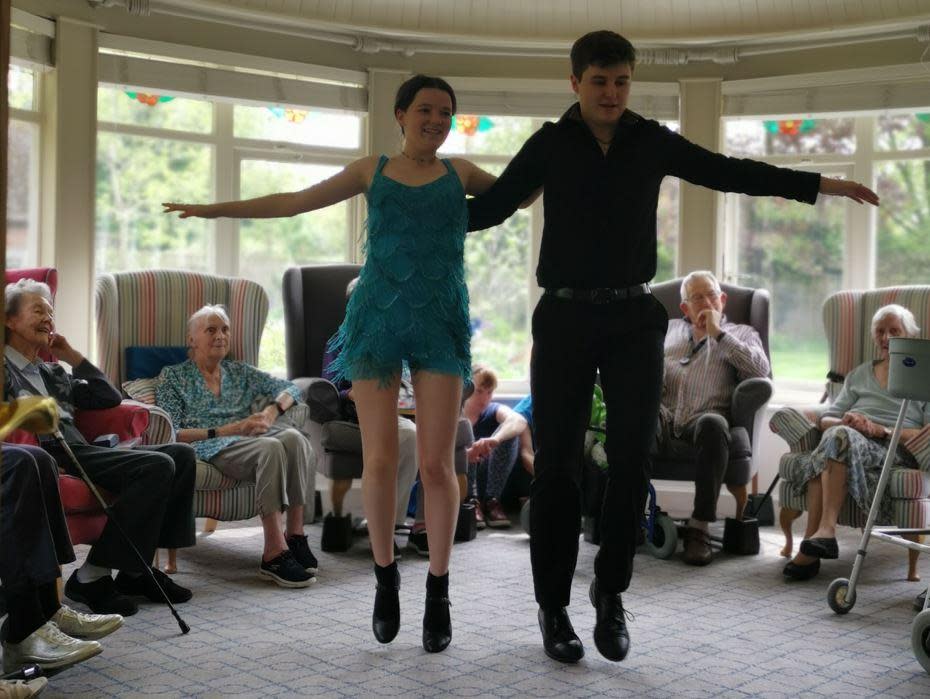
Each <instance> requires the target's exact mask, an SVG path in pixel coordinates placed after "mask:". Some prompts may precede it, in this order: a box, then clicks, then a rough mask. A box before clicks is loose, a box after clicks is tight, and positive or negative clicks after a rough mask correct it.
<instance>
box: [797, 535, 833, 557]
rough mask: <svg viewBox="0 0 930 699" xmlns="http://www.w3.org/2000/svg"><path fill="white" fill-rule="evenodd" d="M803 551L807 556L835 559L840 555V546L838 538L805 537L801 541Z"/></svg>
mask: <svg viewBox="0 0 930 699" xmlns="http://www.w3.org/2000/svg"><path fill="white" fill-rule="evenodd" d="M801 553H803V554H804V555H805V556H814V557H816V558H827V559H834V558H839V557H840V548H839V546H838V545H837V543H836V539H820V538H818V539H805V540H804V541H802V542H801Z"/></svg>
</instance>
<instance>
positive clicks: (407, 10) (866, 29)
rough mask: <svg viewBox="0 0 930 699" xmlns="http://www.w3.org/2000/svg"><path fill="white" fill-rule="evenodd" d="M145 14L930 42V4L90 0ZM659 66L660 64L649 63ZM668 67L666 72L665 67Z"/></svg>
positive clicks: (277, 26)
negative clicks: (897, 39) (890, 39)
mask: <svg viewBox="0 0 930 699" xmlns="http://www.w3.org/2000/svg"><path fill="white" fill-rule="evenodd" d="M90 1H91V4H94V3H102V4H107V5H122V6H124V7H126V8H127V9H128V10H130V11H132V12H134V13H137V14H143V13H145V12H146V10H147V11H148V12H151V13H152V14H163V15H171V16H177V17H188V18H191V19H209V20H211V21H221V22H227V23H230V24H238V25H240V26H249V27H252V28H255V29H269V30H273V31H279V32H286V33H292V34H293V33H302V34H306V35H308V36H312V37H313V38H318V39H323V40H326V39H327V38H328V39H330V40H333V41H336V42H337V43H341V44H344V45H349V42H350V41H351V42H353V45H354V48H355V49H356V50H359V51H362V52H368V53H378V52H381V51H396V52H400V53H405V54H406V55H413V54H414V53H422V52H437V51H439V50H441V51H443V52H450V51H451V52H461V53H469V52H472V51H474V52H477V51H482V52H485V53H501V54H517V55H541V56H544V55H548V54H550V53H552V52H557V53H559V54H562V55H564V51H565V49H566V48H567V47H568V46H570V45H571V42H572V41H573V40H574V39H575V38H577V37H578V36H580V35H581V34H583V33H585V32H587V31H590V30H592V29H601V28H609V29H614V30H616V31H619V32H621V33H622V34H624V35H625V36H627V37H628V38H629V39H630V40H632V41H633V43H634V44H635V45H636V46H637V48H639V49H645V50H646V52H647V55H646V56H645V58H646V62H649V59H650V58H653V59H656V58H658V59H661V58H662V50H663V49H675V50H691V51H692V53H695V54H696V53H697V52H700V51H704V52H705V53H706V54H707V55H705V56H704V58H705V59H706V60H715V58H714V55H713V54H714V52H716V53H717V54H718V55H717V58H718V59H720V60H719V61H718V62H730V61H729V60H727V53H728V51H729V52H733V51H737V52H740V53H746V52H753V51H755V52H756V53H759V52H776V51H782V50H792V49H794V48H800V47H804V46H815V45H816V46H823V45H833V44H838V43H860V42H863V41H866V42H867V41H878V40H884V39H889V38H904V37H913V38H915V39H918V40H921V41H927V40H928V39H930V0H90ZM650 52H651V53H652V54H654V55H651V56H650V55H648V54H649V53H650ZM656 62H664V61H661V60H657V61H656Z"/></svg>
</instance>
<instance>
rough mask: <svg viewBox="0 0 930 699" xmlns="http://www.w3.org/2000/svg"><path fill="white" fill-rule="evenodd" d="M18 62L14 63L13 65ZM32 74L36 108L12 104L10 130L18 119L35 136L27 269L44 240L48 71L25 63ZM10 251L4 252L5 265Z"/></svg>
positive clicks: (36, 260) (36, 261)
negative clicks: (44, 113) (44, 94)
mask: <svg viewBox="0 0 930 699" xmlns="http://www.w3.org/2000/svg"><path fill="white" fill-rule="evenodd" d="M13 65H14V64H13V63H11V67H12V66H13ZM20 67H22V68H24V69H26V70H29V71H30V72H31V73H32V94H33V101H32V109H21V108H14V107H10V108H9V110H8V121H9V124H8V127H7V128H8V129H9V127H10V126H12V125H13V123H14V122H20V123H24V124H27V125H28V126H29V129H30V131H31V132H32V138H33V151H32V154H33V161H32V163H31V166H30V168H29V171H30V172H29V175H30V177H29V185H28V186H29V204H28V216H29V230H28V232H27V235H26V240H27V246H26V256H25V262H24V268H28V267H38V266H39V250H40V249H41V245H42V241H41V236H42V222H41V220H40V219H41V215H42V210H41V191H40V188H41V186H42V143H43V138H42V136H43V134H42V107H43V100H42V87H43V76H44V70H42V69H41V67H40V66H35V65H31V64H23V65H22V66H20ZM5 258H6V251H4V264H5Z"/></svg>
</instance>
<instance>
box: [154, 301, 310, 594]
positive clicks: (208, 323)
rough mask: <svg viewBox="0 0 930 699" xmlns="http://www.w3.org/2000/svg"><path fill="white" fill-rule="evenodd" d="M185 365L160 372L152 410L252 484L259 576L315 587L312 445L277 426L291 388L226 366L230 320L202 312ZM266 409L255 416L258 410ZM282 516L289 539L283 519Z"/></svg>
mask: <svg viewBox="0 0 930 699" xmlns="http://www.w3.org/2000/svg"><path fill="white" fill-rule="evenodd" d="M187 332H188V338H187V342H188V346H189V347H190V359H188V360H187V361H186V362H183V363H181V364H176V365H174V366H169V367H165V368H164V369H163V370H162V372H161V374H160V375H159V382H158V386H157V388H156V392H155V399H156V403H158V405H159V406H161V407H162V408H164V409H165V410H166V411H167V412H168V414H169V415H170V416H171V420H172V422H173V423H174V427H175V429H176V430H177V438H178V440H179V441H181V442H189V443H191V444H192V445H193V446H194V449H195V450H196V451H197V456H198V457H199V458H201V459H203V460H204V461H208V462H210V463H211V464H213V465H214V466H216V467H217V468H218V469H219V470H220V471H222V472H223V473H224V474H225V475H227V476H229V477H230V478H233V479H235V480H237V481H252V482H254V483H255V499H256V501H257V505H258V512H259V516H260V517H261V521H262V528H263V529H264V534H265V546H264V551H263V553H262V560H261V565H260V566H259V575H261V576H262V577H265V578H268V579H270V580H272V581H273V582H275V583H277V584H278V585H280V586H281V587H307V586H309V585H311V584H312V583H314V582H316V578H315V577H314V573H316V570H317V560H316V558H315V557H314V555H313V553H312V552H311V551H310V547H309V545H308V544H307V537H306V536H305V535H304V503H305V502H306V499H307V498H306V495H307V493H308V492H313V491H314V489H315V480H316V456H315V455H314V453H313V449H312V447H311V446H310V440H309V438H308V437H307V436H306V435H305V434H304V433H303V432H302V431H301V430H298V429H295V428H293V427H291V426H290V425H289V424H288V422H287V420H286V419H285V420H280V419H279V418H281V417H282V416H284V414H285V413H286V412H287V410H288V409H289V408H291V407H292V406H294V404H295V403H296V402H297V401H298V400H299V399H300V390H299V389H298V388H297V386H295V385H294V384H292V383H291V382H290V381H284V380H283V379H276V378H275V377H273V376H271V375H270V374H267V373H265V372H264V371H260V370H259V369H256V368H255V367H253V366H250V365H248V364H245V363H244V362H239V361H233V360H231V359H226V355H227V354H228V353H229V316H228V315H227V314H226V311H225V310H224V309H223V307H222V306H204V307H203V308H201V309H200V310H199V311H197V312H195V313H194V314H193V315H192V316H191V317H190V319H189V320H188V323H187ZM261 402H265V403H267V405H266V407H264V408H262V409H257V406H255V404H256V403H261ZM285 510H286V511H287V532H286V533H287V535H286V537H285V533H284V532H283V531H282V529H281V513H282V512H284V511H285Z"/></svg>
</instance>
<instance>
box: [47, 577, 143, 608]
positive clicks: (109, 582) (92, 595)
mask: <svg viewBox="0 0 930 699" xmlns="http://www.w3.org/2000/svg"><path fill="white" fill-rule="evenodd" d="M65 596H67V597H68V599H72V600H74V601H75V602H80V603H81V604H86V605H87V606H88V607H90V609H91V611H93V612H94V613H96V614H120V615H122V616H132V615H133V614H135V613H136V612H138V611H139V605H137V604H136V603H135V602H133V601H132V600H131V599H129V598H128V597H126V596H125V595H121V594H120V593H119V591H118V590H117V589H116V585H115V584H114V583H113V578H111V577H110V576H109V575H104V576H103V577H102V578H98V579H97V580H94V581H93V582H89V583H82V582H81V581H80V580H78V577H77V571H74V572H73V573H71V577H70V578H68V582H67V583H65Z"/></svg>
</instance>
